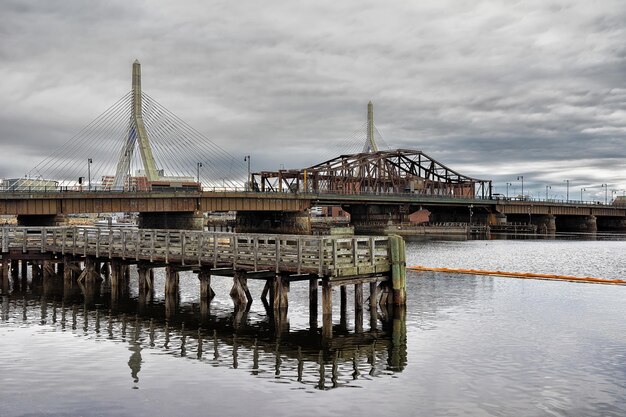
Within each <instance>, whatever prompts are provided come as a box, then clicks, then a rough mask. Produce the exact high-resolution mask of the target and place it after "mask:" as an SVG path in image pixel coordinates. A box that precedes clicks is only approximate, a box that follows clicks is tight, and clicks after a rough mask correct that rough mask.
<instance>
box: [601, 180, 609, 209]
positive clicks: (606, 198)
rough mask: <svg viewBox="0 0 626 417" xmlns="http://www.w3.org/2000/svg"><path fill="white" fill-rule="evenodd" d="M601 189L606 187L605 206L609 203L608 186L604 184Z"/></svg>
mask: <svg viewBox="0 0 626 417" xmlns="http://www.w3.org/2000/svg"><path fill="white" fill-rule="evenodd" d="M601 187H604V205H606V204H607V203H608V195H607V194H608V191H607V190H608V184H602V185H601Z"/></svg>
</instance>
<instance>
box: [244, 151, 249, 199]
mask: <svg viewBox="0 0 626 417" xmlns="http://www.w3.org/2000/svg"><path fill="white" fill-rule="evenodd" d="M243 160H244V162H245V161H248V179H247V180H246V191H248V190H249V189H250V155H246V156H244V158H243Z"/></svg>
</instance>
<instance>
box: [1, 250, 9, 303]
mask: <svg viewBox="0 0 626 417" xmlns="http://www.w3.org/2000/svg"><path fill="white" fill-rule="evenodd" d="M8 292H9V260H8V259H7V258H4V257H3V258H2V293H3V294H8Z"/></svg>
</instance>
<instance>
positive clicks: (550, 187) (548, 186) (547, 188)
mask: <svg viewBox="0 0 626 417" xmlns="http://www.w3.org/2000/svg"><path fill="white" fill-rule="evenodd" d="M551 189H552V186H551V185H546V201H548V190H551Z"/></svg>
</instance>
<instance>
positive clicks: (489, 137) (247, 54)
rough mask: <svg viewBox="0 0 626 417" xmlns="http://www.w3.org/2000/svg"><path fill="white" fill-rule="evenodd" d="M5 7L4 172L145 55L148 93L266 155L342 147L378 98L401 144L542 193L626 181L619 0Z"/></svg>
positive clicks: (114, 95)
mask: <svg viewBox="0 0 626 417" xmlns="http://www.w3.org/2000/svg"><path fill="white" fill-rule="evenodd" d="M0 13H1V15H2V16H3V24H2V25H0V80H2V81H0V109H1V111H0V158H1V161H2V163H1V164H0V176H21V175H23V174H24V173H25V172H27V171H28V170H29V169H30V168H32V167H33V165H34V164H36V162H37V160H38V159H42V158H44V157H46V156H47V155H49V154H50V153H52V152H53V151H54V150H55V149H56V148H58V147H59V146H60V145H61V144H63V143H65V142H66V141H67V140H68V139H70V138H71V137H72V136H73V135H74V134H75V133H76V132H78V131H79V130H80V129H81V128H82V127H84V126H85V125H87V124H88V123H89V122H90V121H91V120H92V119H93V118H94V117H96V116H97V115H98V114H99V113H101V112H103V111H104V110H105V109H107V108H108V107H109V106H110V105H112V104H113V103H114V102H115V101H116V100H117V99H119V98H120V97H121V96H123V95H124V94H125V93H126V92H128V90H129V89H130V67H131V63H132V62H133V60H134V59H135V58H138V59H139V60H140V61H141V62H142V64H143V75H144V84H143V87H144V91H146V92H148V93H149V94H150V95H151V96H152V97H154V98H156V99H157V100H158V101H159V102H160V103H161V104H163V105H164V106H166V107H167V108H168V109H170V110H171V111H172V112H174V113H175V114H177V115H178V116H179V117H181V118H182V119H184V120H185V121H186V122H188V123H189V124H190V125H191V126H193V127H195V128H196V129H197V130H198V131H200V132H202V133H203V134H204V135H206V136H207V137H209V138H210V139H211V140H213V141H214V142H215V143H217V144H219V145H220V146H221V147H222V148H224V149H226V150H228V151H229V152H230V153H231V154H233V155H235V156H236V160H239V159H242V161H241V163H242V164H243V158H239V156H241V157H243V155H248V154H250V155H251V156H252V161H253V169H255V170H261V169H278V168H279V167H280V166H281V165H283V166H285V167H302V166H306V165H311V164H314V163H317V162H320V161H321V160H322V159H324V158H325V157H327V156H328V151H329V150H334V149H338V150H340V149H342V144H343V143H347V142H348V139H349V138H350V136H351V135H352V133H353V132H354V131H355V130H357V129H359V127H361V126H362V124H363V122H364V120H365V109H366V103H367V102H368V100H373V101H374V104H375V106H376V107H375V114H376V125H377V128H378V130H379V131H380V132H381V134H382V136H383V138H384V140H385V142H386V143H388V144H389V145H390V146H391V147H394V148H395V147H403V148H417V149H421V150H423V151H424V152H426V153H427V154H429V155H430V156H432V157H434V158H436V159H438V160H440V161H441V162H443V163H444V164H446V165H448V166H450V167H452V168H454V169H457V170H459V171H462V172H464V173H466V174H468V175H472V176H476V177H482V178H493V179H494V181H495V184H496V186H497V187H500V188H502V187H503V186H504V184H505V183H506V182H511V181H513V180H515V179H516V178H517V176H519V175H524V177H525V179H526V181H527V184H528V185H526V187H527V188H528V189H529V190H531V192H533V193H536V194H538V195H541V193H543V192H544V191H543V190H545V188H544V187H545V185H550V184H552V185H554V187H553V189H559V190H560V188H562V186H563V181H564V180H566V179H568V180H570V181H571V182H572V184H575V186H577V187H586V188H587V189H588V190H591V191H590V193H591V194H592V195H593V194H594V193H595V194H597V195H598V196H600V195H602V193H603V190H602V189H601V187H600V184H603V183H608V184H610V187H611V188H612V189H615V190H620V189H626V169H625V168H626V165H625V163H624V158H625V157H626V146H625V145H626V117H625V116H626V107H625V103H626V82H625V81H626V79H625V74H626V46H624V42H623V40H624V39H626V23H625V22H626V4H624V3H623V1H603V2H600V3H592V2H578V1H524V2H510V1H478V2H462V1H438V2H406V1H388V2H384V3H383V2H373V1H370V2H367V1H365V2H364V1H358V2H357V1H343V2H336V1H333V2H331V1H316V2H304V1H292V2H273V1H268V2H255V1H237V2H232V1H211V2H204V1H191V0H188V1H176V2H167V1H153V2H125V1H110V2H97V3H94V4H89V5H88V4H86V3H85V2H82V1H48V2H37V1H4V2H2V4H0ZM354 150H355V149H352V150H351V151H354ZM346 151H350V150H349V149H346ZM594 190H595V191H594ZM559 192H560V191H559Z"/></svg>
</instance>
